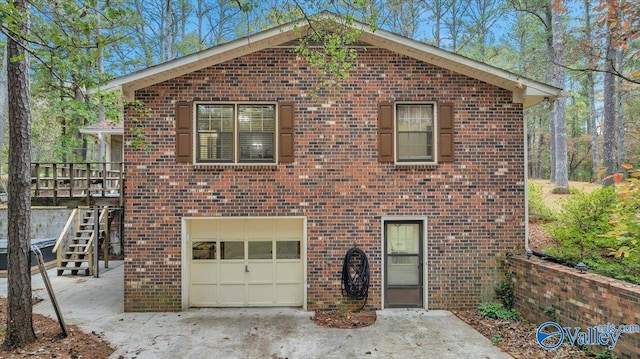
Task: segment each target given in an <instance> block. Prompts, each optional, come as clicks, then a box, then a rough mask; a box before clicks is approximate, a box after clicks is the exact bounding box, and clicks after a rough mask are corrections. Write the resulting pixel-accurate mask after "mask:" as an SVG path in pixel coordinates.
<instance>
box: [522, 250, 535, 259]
mask: <svg viewBox="0 0 640 359" xmlns="http://www.w3.org/2000/svg"><path fill="white" fill-rule="evenodd" d="M524 255H525V256H527V259H529V258H531V256H532V255H533V251H532V250H531V249H527V250H526V251H525V252H524Z"/></svg>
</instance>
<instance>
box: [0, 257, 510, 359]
mask: <svg viewBox="0 0 640 359" xmlns="http://www.w3.org/2000/svg"><path fill="white" fill-rule="evenodd" d="M110 264H111V268H110V269H109V270H107V271H103V272H102V273H101V274H100V278H93V277H71V276H63V277H58V276H56V275H55V270H51V271H49V277H50V279H51V282H52V286H53V288H54V291H55V293H56V297H57V299H58V302H59V303H60V307H61V308H62V312H63V316H64V319H65V321H66V323H67V324H75V325H77V326H79V327H80V328H81V329H83V330H84V331H87V332H91V331H95V332H98V333H102V334H103V335H104V338H105V339H106V340H107V341H109V342H110V343H111V344H113V346H114V347H115V348H116V351H115V353H114V354H113V355H112V356H111V357H112V358H140V359H143V358H154V359H155V358H289V359H297V358H465V359H469V358H511V356H509V355H508V354H505V353H504V352H502V351H501V350H500V349H498V348H497V347H495V346H493V345H492V344H491V342H490V341H489V340H488V339H486V338H485V337H483V336H482V335H481V334H479V333H478V332H476V331H475V330H474V329H473V328H471V327H469V326H468V325H466V324H465V323H464V322H462V321H461V320H460V319H458V318H457V317H456V316H455V315H453V314H452V313H450V312H448V311H440V310H432V311H426V310H381V311H378V313H377V314H378V320H377V321H376V323H375V324H373V325H372V326H369V327H366V328H360V329H329V328H323V327H320V326H318V325H316V324H315V323H314V322H312V321H311V320H310V317H311V316H312V315H313V313H312V312H305V311H302V310H300V309H294V308H251V309H248V308H239V309H232V308H221V309H213V308H211V309H191V310H189V311H185V312H177V313H124V312H123V272H124V264H123V262H111V263H110ZM2 281H3V282H4V285H2V286H1V287H0V288H2V289H1V290H2V292H0V295H5V296H6V280H5V279H2ZM32 286H33V289H34V291H36V292H37V293H38V294H39V295H40V296H41V297H43V298H45V299H46V300H45V301H43V302H41V303H39V304H37V305H36V306H35V307H34V312H36V313H41V314H45V315H48V316H51V317H52V318H55V312H54V311H53V307H52V305H51V302H50V300H49V298H48V295H47V293H46V290H45V288H44V286H43V284H42V279H41V276H40V274H36V275H34V276H33V285H32Z"/></svg>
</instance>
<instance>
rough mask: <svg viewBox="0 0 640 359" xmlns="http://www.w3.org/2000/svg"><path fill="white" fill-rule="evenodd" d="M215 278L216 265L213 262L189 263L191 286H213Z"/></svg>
mask: <svg viewBox="0 0 640 359" xmlns="http://www.w3.org/2000/svg"><path fill="white" fill-rule="evenodd" d="M217 276H218V274H217V270H216V263H215V262H214V261H194V262H193V263H191V283H192V284H215V283H216V282H217Z"/></svg>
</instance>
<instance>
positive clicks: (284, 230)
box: [275, 219, 302, 240]
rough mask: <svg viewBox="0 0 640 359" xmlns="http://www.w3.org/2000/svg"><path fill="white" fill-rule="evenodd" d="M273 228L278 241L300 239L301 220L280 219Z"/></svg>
mask: <svg viewBox="0 0 640 359" xmlns="http://www.w3.org/2000/svg"><path fill="white" fill-rule="evenodd" d="M275 227H276V228H275V231H276V233H277V236H278V238H280V239H296V240H301V239H302V220H300V219H280V220H278V221H277V222H276V225H275Z"/></svg>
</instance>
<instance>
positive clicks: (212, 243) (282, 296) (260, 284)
mask: <svg viewBox="0 0 640 359" xmlns="http://www.w3.org/2000/svg"><path fill="white" fill-rule="evenodd" d="M188 226H189V227H188V228H189V246H188V248H189V250H190V252H191V253H190V254H189V258H190V263H189V266H190V273H189V274H190V275H189V278H190V279H189V306H191V307H212V306H213V307H215V306H302V304H303V303H302V302H303V297H304V292H303V290H304V286H303V283H304V271H303V254H304V253H303V252H304V251H303V235H304V222H303V219H300V218H294V219H290V218H273V219H272V218H259V219H193V220H190V221H189V222H188Z"/></svg>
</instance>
